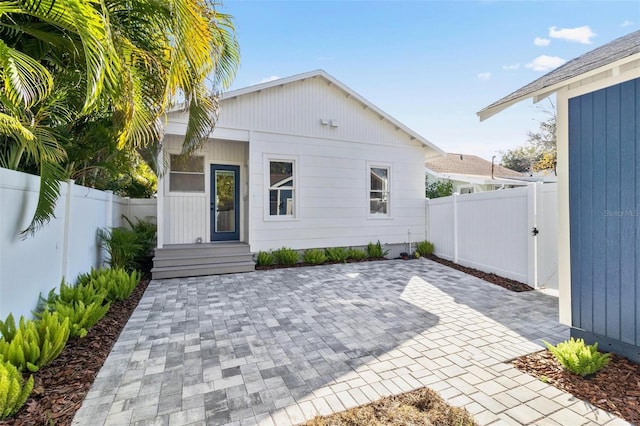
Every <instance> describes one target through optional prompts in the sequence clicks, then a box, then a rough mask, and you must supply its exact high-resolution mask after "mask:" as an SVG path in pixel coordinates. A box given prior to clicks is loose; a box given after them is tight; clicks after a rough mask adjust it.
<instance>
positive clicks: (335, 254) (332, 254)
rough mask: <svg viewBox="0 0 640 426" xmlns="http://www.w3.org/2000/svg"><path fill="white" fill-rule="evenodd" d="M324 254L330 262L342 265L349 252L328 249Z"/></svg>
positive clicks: (342, 249) (340, 248) (338, 248)
mask: <svg viewBox="0 0 640 426" xmlns="http://www.w3.org/2000/svg"><path fill="white" fill-rule="evenodd" d="M324 252H325V254H326V255H327V260H329V261H330V262H341V263H344V262H346V261H347V259H348V258H349V251H348V250H347V249H346V248H344V247H329V248H327V249H325V251H324Z"/></svg>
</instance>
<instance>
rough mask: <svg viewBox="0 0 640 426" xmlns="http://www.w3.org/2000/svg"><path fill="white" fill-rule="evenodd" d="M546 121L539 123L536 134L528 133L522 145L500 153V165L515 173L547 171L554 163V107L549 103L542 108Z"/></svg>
mask: <svg viewBox="0 0 640 426" xmlns="http://www.w3.org/2000/svg"><path fill="white" fill-rule="evenodd" d="M543 112H544V113H545V114H546V115H547V119H546V120H544V121H541V122H540V127H539V129H538V131H537V132H532V131H529V132H528V133H527V141H526V142H525V144H524V145H522V146H519V147H517V148H514V149H510V150H507V151H505V152H503V153H502V161H501V162H500V164H501V165H502V166H504V167H507V168H509V169H512V170H515V171H517V172H530V171H537V170H549V169H553V168H554V167H555V162H556V152H557V148H556V107H555V105H554V104H553V103H552V102H551V101H549V107H545V108H543Z"/></svg>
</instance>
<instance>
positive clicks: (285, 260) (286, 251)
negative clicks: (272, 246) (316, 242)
mask: <svg viewBox="0 0 640 426" xmlns="http://www.w3.org/2000/svg"><path fill="white" fill-rule="evenodd" d="M272 254H273V258H274V260H275V262H276V263H277V264H278V265H284V266H293V265H295V264H296V263H298V259H299V258H300V256H299V255H298V252H297V251H295V250H294V249H291V248H288V247H282V248H279V249H278V250H274V251H273V253H272Z"/></svg>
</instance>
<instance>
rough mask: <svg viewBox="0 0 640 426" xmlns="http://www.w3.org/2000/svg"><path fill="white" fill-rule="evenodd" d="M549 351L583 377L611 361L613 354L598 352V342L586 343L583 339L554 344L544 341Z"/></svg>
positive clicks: (565, 366)
mask: <svg viewBox="0 0 640 426" xmlns="http://www.w3.org/2000/svg"><path fill="white" fill-rule="evenodd" d="M544 344H545V346H546V347H547V349H549V352H551V353H552V354H553V356H554V357H555V358H556V359H557V360H558V362H559V363H560V364H561V365H562V366H563V367H564V368H565V369H566V370H569V371H570V372H572V373H574V374H579V375H581V376H582V377H584V376H587V375H589V374H594V373H596V372H597V371H599V370H600V369H601V368H603V367H604V366H606V365H607V364H608V363H609V359H610V358H611V354H608V353H602V352H598V343H597V342H596V343H594V344H593V345H585V343H584V340H583V339H578V340H574V338H573V337H572V338H571V339H570V340H566V341H564V342H561V343H558V344H557V345H556V346H553V345H551V344H549V343H547V342H544Z"/></svg>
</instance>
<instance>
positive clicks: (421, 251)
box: [416, 241, 433, 256]
mask: <svg viewBox="0 0 640 426" xmlns="http://www.w3.org/2000/svg"><path fill="white" fill-rule="evenodd" d="M416 254H418V255H419V256H430V255H432V254H433V243H430V242H429V241H422V242H419V243H416Z"/></svg>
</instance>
